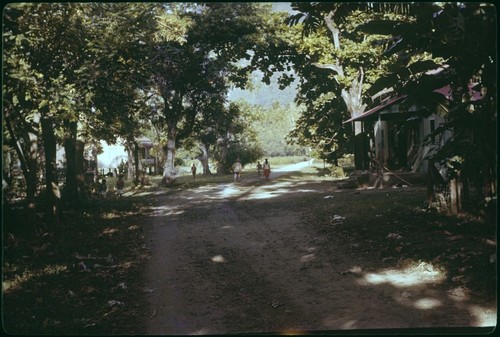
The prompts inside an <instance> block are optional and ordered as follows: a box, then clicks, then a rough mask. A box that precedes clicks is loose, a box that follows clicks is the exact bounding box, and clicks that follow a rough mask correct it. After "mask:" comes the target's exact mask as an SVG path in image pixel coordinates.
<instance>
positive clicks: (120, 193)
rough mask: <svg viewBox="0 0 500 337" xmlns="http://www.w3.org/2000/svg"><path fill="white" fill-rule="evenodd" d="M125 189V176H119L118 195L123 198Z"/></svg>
mask: <svg viewBox="0 0 500 337" xmlns="http://www.w3.org/2000/svg"><path fill="white" fill-rule="evenodd" d="M124 188H125V181H124V180H123V174H120V175H119V176H118V180H117V181H116V194H117V195H118V196H119V197H121V196H122V195H123V189H124Z"/></svg>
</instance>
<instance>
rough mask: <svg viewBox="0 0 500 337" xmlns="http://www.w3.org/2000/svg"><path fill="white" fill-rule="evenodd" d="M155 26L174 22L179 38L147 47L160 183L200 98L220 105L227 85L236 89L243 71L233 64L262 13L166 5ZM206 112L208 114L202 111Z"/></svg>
mask: <svg viewBox="0 0 500 337" xmlns="http://www.w3.org/2000/svg"><path fill="white" fill-rule="evenodd" d="M165 6H166V7H165V9H166V11H164V12H163V13H161V14H160V17H162V19H160V22H172V21H173V22H179V24H178V26H179V27H182V30H183V32H184V34H183V35H182V37H183V38H182V39H172V38H164V39H163V40H162V41H159V42H157V43H156V44H154V46H153V47H152V48H151V50H152V54H151V57H150V60H151V61H152V62H151V65H150V74H151V75H150V85H151V88H152V90H153V91H154V92H155V93H156V94H157V95H158V96H159V97H161V99H162V101H163V107H162V109H163V113H162V116H161V120H160V121H159V122H160V123H162V124H163V125H164V126H165V131H164V132H165V135H166V142H165V144H166V145H165V153H166V155H165V164H164V170H163V181H164V182H165V183H167V182H169V181H172V180H173V179H174V176H175V167H174V163H175V151H176V147H177V146H178V145H179V144H178V142H180V141H182V138H186V137H187V136H188V135H189V134H190V133H191V132H192V130H193V127H194V123H195V121H196V120H197V118H198V117H197V116H199V115H200V114H203V113H204V110H205V109H204V106H203V104H202V103H201V101H203V100H204V99H208V101H211V100H216V101H217V100H218V101H220V95H221V94H225V93H227V90H228V84H229V83H228V82H227V80H229V81H230V82H231V83H234V84H235V85H239V86H242V85H244V84H245V83H246V77H247V72H248V71H247V70H245V69H244V68H242V67H239V66H238V65H237V61H239V60H240V59H242V58H245V57H249V56H248V50H251V49H252V48H254V47H255V44H256V41H257V39H258V38H259V37H258V32H259V30H258V29H259V27H261V26H262V23H263V19H262V18H263V16H264V13H266V12H265V11H263V10H261V9H260V6H259V5H258V4H255V3H231V4H225V3H200V4H167V5H165ZM206 111H207V113H208V110H206Z"/></svg>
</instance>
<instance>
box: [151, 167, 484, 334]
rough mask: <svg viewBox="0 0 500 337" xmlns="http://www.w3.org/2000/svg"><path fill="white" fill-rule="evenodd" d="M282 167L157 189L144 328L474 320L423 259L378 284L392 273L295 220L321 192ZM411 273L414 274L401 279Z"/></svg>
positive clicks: (190, 330) (253, 328) (229, 329)
mask: <svg viewBox="0 0 500 337" xmlns="http://www.w3.org/2000/svg"><path fill="white" fill-rule="evenodd" d="M306 165H307V163H302V164H298V165H295V166H293V167H289V168H288V170H294V169H300V168H301V167H304V166H306ZM285 171H287V169H283V170H282V171H281V172H278V171H276V172H273V174H272V176H271V180H270V181H267V182H266V181H263V180H260V179H255V178H253V179H249V178H248V175H247V176H244V180H243V181H242V182H241V183H239V184H233V183H229V184H220V185H217V186H207V187H199V188H195V189H189V190H179V191H176V192H175V193H170V194H167V195H162V196H160V197H159V199H158V204H157V205H155V207H154V211H153V214H154V216H153V217H152V218H151V219H152V220H151V223H150V224H149V225H148V226H145V228H146V239H147V243H148V248H149V249H150V251H151V258H150V260H149V264H148V266H147V270H148V275H147V279H148V284H147V285H146V289H147V290H148V291H147V293H148V297H149V302H150V317H149V320H148V322H147V326H148V328H147V331H146V332H145V333H147V334H160V335H189V334H226V333H228V334H234V333H244V332H245V333H287V332H299V333H300V332H304V331H318V330H322V331H325V330H327V331H331V330H346V329H387V328H419V327H460V326H470V325H471V323H470V322H479V320H478V319H476V320H474V317H472V314H473V313H471V311H470V310H469V311H467V310H465V308H464V307H463V305H461V302H460V301H451V300H449V299H448V297H447V296H446V293H445V292H446V291H447V289H443V288H442V287H440V286H437V285H433V281H435V278H436V277H438V275H437V274H436V273H435V272H434V271H433V270H432V269H428V268H427V269H425V268H424V267H425V266H422V268H424V269H422V270H420V272H419V273H417V274H413V275H410V274H408V275H405V277H402V279H403V280H406V281H403V282H400V286H397V287H395V286H389V285H387V286H386V285H385V283H384V282H386V283H387V282H390V281H391V280H390V277H396V276H394V275H392V276H391V275H388V274H387V275H381V274H369V273H366V272H365V271H362V272H361V271H359V270H356V266H357V265H358V264H359V261H358V259H359V256H356V254H355V253H353V251H352V250H351V249H350V248H349V246H348V244H347V243H345V242H343V241H342V240H338V242H332V241H331V240H329V241H327V240H326V239H325V238H324V237H323V236H322V235H321V234H320V233H318V232H316V231H315V230H314V229H312V228H311V227H310V226H307V222H306V221H304V220H306V219H304V215H305V214H307V213H306V211H307V207H308V203H307V202H305V201H304V200H306V199H307V198H309V199H308V200H310V198H318V199H321V198H323V197H324V196H325V195H326V194H325V193H328V190H325V187H324V186H323V185H321V184H318V183H317V182H307V181H304V182H302V183H297V182H290V181H286V180H281V179H278V180H276V178H277V176H279V175H281V174H283V173H284V172H285ZM309 205H310V204H309ZM349 270H350V271H349ZM361 273H363V274H361ZM370 277H371V278H370ZM377 277H378V278H379V279H378V280H379V281H380V279H381V278H382V279H383V278H384V277H385V279H383V280H384V282H382V281H380V282H378V281H377ZM411 277H413V278H418V279H419V281H421V282H414V283H412V282H408V279H410V281H411ZM405 282H406V283H405ZM417 297H418V298H417ZM436 298H438V299H440V305H439V306H437V307H436V306H434V305H433V303H434V304H435V302H433V301H436ZM431 309H432V310H431ZM464 315H465V316H464ZM477 315H480V313H477ZM476 318H477V317H476ZM473 325H474V324H473ZM477 325H480V323H477Z"/></svg>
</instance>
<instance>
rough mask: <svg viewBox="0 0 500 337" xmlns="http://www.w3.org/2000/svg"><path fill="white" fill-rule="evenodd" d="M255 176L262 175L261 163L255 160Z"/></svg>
mask: <svg viewBox="0 0 500 337" xmlns="http://www.w3.org/2000/svg"><path fill="white" fill-rule="evenodd" d="M257 176H258V177H259V178H260V177H262V164H261V163H260V161H258V162H257Z"/></svg>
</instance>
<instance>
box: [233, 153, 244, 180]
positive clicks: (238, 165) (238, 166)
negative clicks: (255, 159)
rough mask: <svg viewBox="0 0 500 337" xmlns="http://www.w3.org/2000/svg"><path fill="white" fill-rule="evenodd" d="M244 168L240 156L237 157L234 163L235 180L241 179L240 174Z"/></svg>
mask: <svg viewBox="0 0 500 337" xmlns="http://www.w3.org/2000/svg"><path fill="white" fill-rule="evenodd" d="M242 170H243V166H242V165H241V161H240V158H237V159H236V161H235V162H234V164H233V172H234V182H237V181H240V176H241V171H242Z"/></svg>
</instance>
